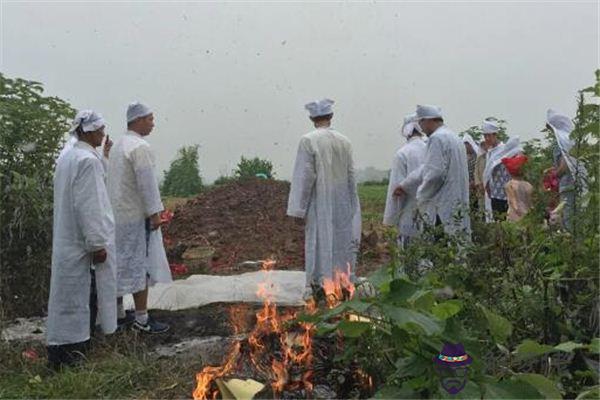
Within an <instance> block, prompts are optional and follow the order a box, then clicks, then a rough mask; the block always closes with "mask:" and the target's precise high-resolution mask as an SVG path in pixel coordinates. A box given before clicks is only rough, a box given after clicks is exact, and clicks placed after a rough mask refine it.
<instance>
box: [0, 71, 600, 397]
mask: <svg viewBox="0 0 600 400" xmlns="http://www.w3.org/2000/svg"><path fill="white" fill-rule="evenodd" d="M599 98H600V73H597V75H596V83H595V84H594V85H593V86H592V87H590V88H586V89H584V90H582V91H580V92H579V97H578V111H577V115H576V116H575V118H574V122H575V125H576V128H575V131H574V132H573V134H572V138H573V139H574V141H575V143H576V145H575V147H574V150H573V151H574V155H575V156H576V157H578V158H579V159H580V160H582V161H583V162H584V163H585V164H586V165H587V167H588V171H589V173H590V177H589V182H588V183H589V191H588V192H587V193H578V197H577V214H576V217H575V224H574V229H573V231H572V232H567V231H565V230H564V229H559V228H557V227H552V226H548V225H547V224H545V223H544V220H545V212H546V204H547V201H548V193H547V192H544V190H543V189H542V185H541V177H542V171H543V170H545V169H546V168H548V167H549V166H551V164H552V157H551V154H552V148H553V146H554V141H553V140H554V139H553V137H552V135H550V134H549V133H548V135H547V137H546V138H544V140H532V141H529V142H528V143H526V145H525V152H526V153H527V155H528V157H529V159H530V163H529V164H528V167H527V168H528V169H527V171H526V178H527V180H528V181H529V182H531V183H532V184H533V185H534V187H535V188H536V197H535V199H536V200H535V204H536V208H535V209H534V210H533V211H532V212H531V213H530V214H529V215H528V217H527V218H525V219H524V220H523V221H522V222H520V223H509V222H500V223H494V224H484V223H482V222H481V220H480V219H479V218H477V216H475V215H474V216H473V240H472V242H469V243H464V242H456V241H455V240H454V239H453V238H450V237H444V236H443V233H442V232H440V231H436V230H435V229H428V230H427V231H426V232H425V233H424V235H423V236H422V237H421V238H420V239H419V240H418V241H416V242H415V243H414V245H412V246H411V247H410V249H409V250H407V251H403V252H399V251H398V250H397V248H396V247H395V246H394V245H393V243H394V234H395V232H394V230H393V229H389V228H384V227H382V225H381V218H382V212H383V208H384V203H385V193H386V190H387V188H386V186H385V185H382V184H379V185H376V184H373V185H361V187H360V199H361V205H362V213H363V231H364V232H365V233H367V234H371V233H372V232H373V231H375V232H377V235H376V238H377V242H378V244H382V245H384V246H387V247H386V248H387V254H388V259H389V262H386V263H384V264H382V265H380V266H379V268H377V269H376V270H375V271H374V272H373V273H372V274H371V275H370V276H369V280H370V282H371V283H372V284H373V286H374V287H375V288H376V289H377V291H376V293H375V295H373V296H370V297H362V298H354V299H351V300H348V301H346V302H343V303H342V304H340V305H338V306H337V307H335V308H333V309H330V310H326V311H320V312H318V313H316V314H314V315H304V316H301V317H300V321H303V322H308V323H311V324H314V326H315V328H316V331H315V334H316V335H317V336H319V337H325V338H327V337H329V338H339V337H340V335H341V336H342V337H343V339H344V340H343V343H344V345H343V350H342V351H340V354H339V355H338V357H336V358H335V360H334V363H335V364H336V365H338V366H340V368H343V367H344V366H347V365H356V364H358V365H360V366H361V368H362V370H364V371H365V372H366V373H367V374H368V375H369V376H370V378H371V381H372V385H373V394H374V396H375V397H377V398H447V397H452V398H490V399H491V398H514V399H516V398H548V399H551V398H552V399H553V398H598V396H599V395H600V386H599V382H598V375H599V365H600V360H599V355H600V321H599V313H600V300H599V299H600V297H599V294H600V293H599V281H598V271H599V259H598V249H599V246H600V232H599V226H598V222H599V214H598V211H599V203H598V194H599V190H598V189H599V188H598V172H599V166H600V163H599V161H598V157H599V156H600V151H599V150H600V146H599V142H598V140H599V139H600V117H599V113H598V105H597V104H598V99H599ZM0 110H1V112H2V115H1V118H0V129H1V130H2V132H3V134H2V135H0V162H1V163H2V168H1V169H0V179H1V186H2V187H3V188H5V189H4V190H3V192H2V193H1V196H2V198H1V199H0V201H1V203H0V204H1V210H0V212H1V215H0V217H1V220H2V225H1V226H0V231H1V235H2V237H1V239H2V243H3V246H2V248H1V254H0V266H1V271H2V272H1V275H0V328H2V327H3V326H4V325H5V324H6V323H7V322H8V321H10V320H11V319H13V318H14V317H17V316H32V315H43V313H44V309H45V302H46V298H47V290H48V275H49V271H48V264H49V260H50V251H51V247H50V244H51V227H52V169H53V168H52V166H53V163H54V159H55V157H56V154H57V151H58V149H59V147H60V144H61V140H62V137H63V133H64V132H65V131H66V130H67V129H68V121H69V118H71V117H72V115H73V110H72V108H71V107H70V106H69V105H68V104H67V103H65V102H63V101H62V100H60V99H56V98H50V97H45V96H43V91H42V86H41V85H40V84H38V83H34V82H28V81H24V80H18V79H17V80H12V79H9V78H6V77H4V76H3V75H0ZM23 121H26V123H25V122H23ZM40 126H43V127H44V135H42V136H40V135H39V127H40ZM473 129H475V128H473ZM473 129H472V130H471V133H474V134H477V133H478V132H476V129H475V131H473ZM192 150H193V149H192ZM192 150H189V149H188V151H182V152H180V154H179V156H180V158H178V160H180V162H174V166H175V167H176V168H180V169H181V168H184V169H185V168H190V166H191V167H192V168H196V172H194V173H191V174H188V173H186V174H179V173H178V174H174V173H170V174H169V172H167V173H166V176H167V177H170V178H169V179H168V180H167V181H166V182H164V183H163V190H167V191H168V193H169V195H170V196H172V197H168V198H166V199H165V203H166V204H167V206H168V207H174V206H176V205H178V204H182V202H183V201H185V198H186V197H187V196H190V195H193V194H195V193H197V192H198V191H201V190H202V191H207V190H210V188H209V187H205V186H203V183H202V181H201V179H196V178H197V176H198V172H197V171H198V169H197V163H198V160H197V157H196V156H197V154H196V153H195V152H194V151H192ZM195 157H196V158H195ZM181 160H183V161H181ZM194 160H196V161H195V163H194ZM184 161H185V162H184ZM269 164H270V163H268V162H265V161H264V160H259V159H255V160H249V159H243V160H242V162H241V164H240V165H241V166H243V168H241V169H238V170H237V171H235V172H234V173H233V174H232V176H231V177H223V178H222V179H221V180H220V181H219V182H217V184H221V185H222V184H227V182H228V181H229V180H231V179H244V177H245V176H255V175H256V174H263V175H265V178H266V179H268V178H269V177H272V176H274V174H273V171H272V166H270V165H269ZM185 166H188V167H185ZM270 168H271V169H270ZM188 172H189V171H188ZM192 172H193V171H192ZM180 176H187V177H190V179H189V181H181V180H178V177H180ZM164 185H166V186H164ZM434 238H435V240H434ZM208 310H209V311H206V309H203V310H195V311H197V312H207V313H209V314H211V313H212V312H213V311H210V310H212V309H211V308H210V307H209V309H208ZM215 310H216V311H214V312H215V313H216V312H222V309H221V308H218V309H215ZM349 314H353V315H354V316H355V317H356V316H358V317H359V318H358V319H357V318H355V319H354V320H352V321H350V320H348V318H347V316H348V315H349ZM211 315H212V314H211ZM213 316H214V315H213ZM446 342H451V343H459V342H460V343H462V344H464V347H465V350H466V352H467V353H468V354H469V355H470V356H471V357H472V358H473V364H472V365H471V366H470V367H469V371H468V383H467V385H466V387H465V389H464V390H463V391H462V392H460V393H459V394H457V395H454V396H450V395H448V394H447V393H446V392H445V391H444V390H442V389H441V388H440V382H439V377H438V375H437V371H436V370H435V368H434V363H433V362H432V359H433V357H435V356H436V355H437V354H439V352H440V349H441V348H442V346H443V344H444V343H446ZM156 344H157V343H156V342H149V341H148V340H147V339H144V338H143V337H139V336H137V335H136V334H134V333H132V332H124V333H120V334H117V335H114V336H113V337H109V338H106V339H98V340H97V341H96V343H95V346H94V349H93V351H92V352H91V354H90V355H89V360H88V362H87V363H86V364H85V365H84V366H82V367H78V368H72V369H69V370H68V371H65V372H62V373H58V374H57V373H53V372H51V371H49V370H48V369H46V367H45V360H44V357H45V354H44V353H45V350H44V348H43V346H42V344H40V343H24V342H20V343H14V342H12V343H10V344H9V343H6V342H4V341H2V342H0V360H2V362H0V398H22V397H28V398H98V397H102V398H147V397H152V398H181V397H189V396H190V395H191V393H192V390H193V387H194V385H195V373H197V372H198V371H199V370H200V369H201V366H202V365H201V360H197V361H193V362H189V361H185V362H180V361H177V360H173V359H158V360H157V359H154V358H152V356H151V355H150V352H149V350H150V349H151V347H152V346H155V345H156Z"/></svg>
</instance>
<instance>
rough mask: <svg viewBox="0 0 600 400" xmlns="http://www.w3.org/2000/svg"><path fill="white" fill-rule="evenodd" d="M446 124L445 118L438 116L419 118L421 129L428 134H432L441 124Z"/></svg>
mask: <svg viewBox="0 0 600 400" xmlns="http://www.w3.org/2000/svg"><path fill="white" fill-rule="evenodd" d="M442 125H444V119H443V118H440V117H437V118H424V119H421V120H419V126H420V127H421V130H422V131H423V132H425V134H426V135H427V136H431V134H432V133H433V132H435V131H436V130H437V129H438V128H439V127H440V126H442Z"/></svg>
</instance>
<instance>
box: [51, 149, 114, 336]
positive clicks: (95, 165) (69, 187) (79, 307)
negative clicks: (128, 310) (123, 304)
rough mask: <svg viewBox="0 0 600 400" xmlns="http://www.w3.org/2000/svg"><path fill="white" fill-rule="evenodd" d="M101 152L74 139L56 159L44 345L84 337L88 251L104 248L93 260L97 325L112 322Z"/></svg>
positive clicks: (110, 241)
mask: <svg viewBox="0 0 600 400" xmlns="http://www.w3.org/2000/svg"><path fill="white" fill-rule="evenodd" d="M104 177H105V174H104V167H103V165H102V160H101V156H100V155H99V154H98V152H96V150H95V149H94V148H93V147H92V146H90V145H89V144H87V143H85V142H83V141H78V142H76V143H74V144H73V147H72V148H71V149H70V150H69V151H67V152H65V154H64V155H63V156H62V157H61V158H60V160H58V162H57V165H56V170H55V174H54V225H53V238H52V273H51V279H50V297H49V300H48V322H47V323H48V330H47V341H48V344H49V345H62V344H69V343H79V342H83V341H86V340H88V339H89V338H90V308H89V302H90V285H91V275H90V268H91V265H92V253H93V252H95V251H97V250H101V249H105V250H106V251H107V258H106V261H105V262H104V263H102V264H95V266H94V269H95V276H96V291H97V299H98V302H97V305H98V316H97V321H98V322H100V327H101V328H102V331H103V332H104V333H106V334H108V333H112V332H114V331H115V329H116V328H117V309H116V307H117V306H116V250H115V230H114V218H113V213H112V210H111V205H110V200H109V198H108V193H107V190H106V186H105V179H104Z"/></svg>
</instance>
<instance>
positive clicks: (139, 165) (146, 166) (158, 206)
mask: <svg viewBox="0 0 600 400" xmlns="http://www.w3.org/2000/svg"><path fill="white" fill-rule="evenodd" d="M131 161H132V164H133V170H134V171H135V178H136V179H135V180H136V184H137V188H138V190H139V193H140V195H141V198H142V202H143V204H144V211H145V213H146V216H147V217H149V216H151V215H153V214H156V213H158V212H161V211H163V210H164V207H163V204H162V200H161V199H160V191H159V190H158V182H157V179H156V174H155V173H154V159H153V157H152V153H151V152H150V148H148V147H146V146H138V147H137V148H136V149H135V150H133V151H132V152H131Z"/></svg>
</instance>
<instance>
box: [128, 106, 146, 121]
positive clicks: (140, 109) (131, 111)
mask: <svg viewBox="0 0 600 400" xmlns="http://www.w3.org/2000/svg"><path fill="white" fill-rule="evenodd" d="M150 114H152V110H151V109H150V107H148V106H147V105H145V104H142V103H140V102H139V101H134V102H133V103H130V104H129V106H127V122H131V121H135V120H136V119H138V118H142V117H145V116H148V115H150Z"/></svg>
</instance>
